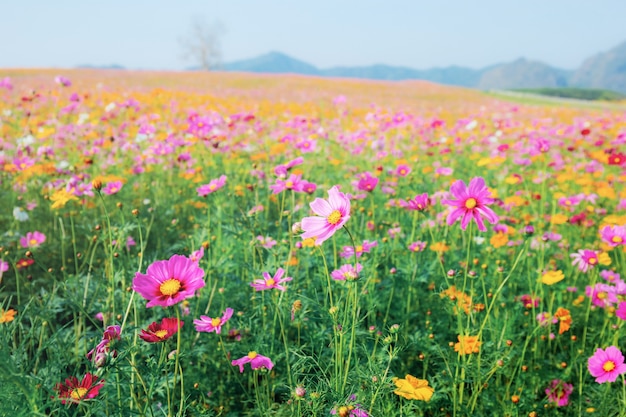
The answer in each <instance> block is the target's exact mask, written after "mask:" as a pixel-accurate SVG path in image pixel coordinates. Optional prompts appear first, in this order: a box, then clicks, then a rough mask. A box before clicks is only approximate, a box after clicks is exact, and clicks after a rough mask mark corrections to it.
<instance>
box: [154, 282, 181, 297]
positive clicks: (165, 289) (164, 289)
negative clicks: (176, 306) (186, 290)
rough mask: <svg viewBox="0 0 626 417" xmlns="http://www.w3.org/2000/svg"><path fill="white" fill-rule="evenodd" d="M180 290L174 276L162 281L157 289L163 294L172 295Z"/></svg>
mask: <svg viewBox="0 0 626 417" xmlns="http://www.w3.org/2000/svg"><path fill="white" fill-rule="evenodd" d="M178 290H180V281H179V280H177V279H176V278H170V279H168V280H167V281H163V283H162V284H161V286H160V287H159V291H161V294H163V295H174V294H176V293H177V292H178Z"/></svg>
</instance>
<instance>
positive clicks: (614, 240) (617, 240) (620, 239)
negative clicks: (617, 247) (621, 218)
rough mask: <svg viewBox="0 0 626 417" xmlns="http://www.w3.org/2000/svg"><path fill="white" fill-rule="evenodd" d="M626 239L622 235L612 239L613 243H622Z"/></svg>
mask: <svg viewBox="0 0 626 417" xmlns="http://www.w3.org/2000/svg"><path fill="white" fill-rule="evenodd" d="M623 241H624V239H622V237H621V236H613V238H612V239H611V242H613V243H622V242H623Z"/></svg>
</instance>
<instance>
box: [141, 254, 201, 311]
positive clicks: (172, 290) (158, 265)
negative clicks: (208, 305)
mask: <svg viewBox="0 0 626 417" xmlns="http://www.w3.org/2000/svg"><path fill="white" fill-rule="evenodd" d="M203 277H204V271H203V270H202V269H200V267H198V264H197V263H195V262H194V261H192V260H191V259H189V258H187V257H185V256H182V255H173V256H172V257H171V258H170V259H169V260H167V261H156V262H153V263H152V265H150V266H149V267H148V269H147V270H146V274H145V275H144V274H142V273H140V272H137V273H136V274H135V278H134V279H133V290H135V291H137V292H138V293H139V295H141V296H142V297H143V298H145V299H146V300H148V304H147V305H146V307H154V306H161V307H168V306H171V305H174V304H177V303H179V302H180V301H182V300H184V299H186V298H190V297H193V296H194V294H195V292H196V290H198V289H200V288H202V287H204V285H205V283H204V280H203V279H202V278H203Z"/></svg>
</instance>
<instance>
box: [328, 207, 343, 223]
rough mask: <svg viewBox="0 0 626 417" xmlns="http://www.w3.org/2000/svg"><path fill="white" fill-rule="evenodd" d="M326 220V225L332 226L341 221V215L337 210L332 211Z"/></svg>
mask: <svg viewBox="0 0 626 417" xmlns="http://www.w3.org/2000/svg"><path fill="white" fill-rule="evenodd" d="M326 220H327V221H328V223H330V224H332V225H333V226H334V225H336V224H337V223H339V221H340V220H341V213H340V212H339V210H333V212H332V213H330V216H328V217H327V218H326Z"/></svg>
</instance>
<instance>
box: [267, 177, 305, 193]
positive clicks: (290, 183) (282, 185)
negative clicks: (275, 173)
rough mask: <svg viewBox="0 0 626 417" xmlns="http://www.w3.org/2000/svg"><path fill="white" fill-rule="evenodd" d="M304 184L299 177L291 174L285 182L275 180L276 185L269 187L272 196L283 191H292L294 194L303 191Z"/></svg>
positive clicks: (278, 179)
mask: <svg viewBox="0 0 626 417" xmlns="http://www.w3.org/2000/svg"><path fill="white" fill-rule="evenodd" d="M303 186H304V183H303V181H302V176H301V175H296V174H291V175H290V176H289V178H287V179H286V180H284V181H283V180H282V179H280V178H276V183H274V184H272V185H270V188H271V189H272V194H280V193H282V192H283V191H285V190H293V191H296V192H302V191H303Z"/></svg>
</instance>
